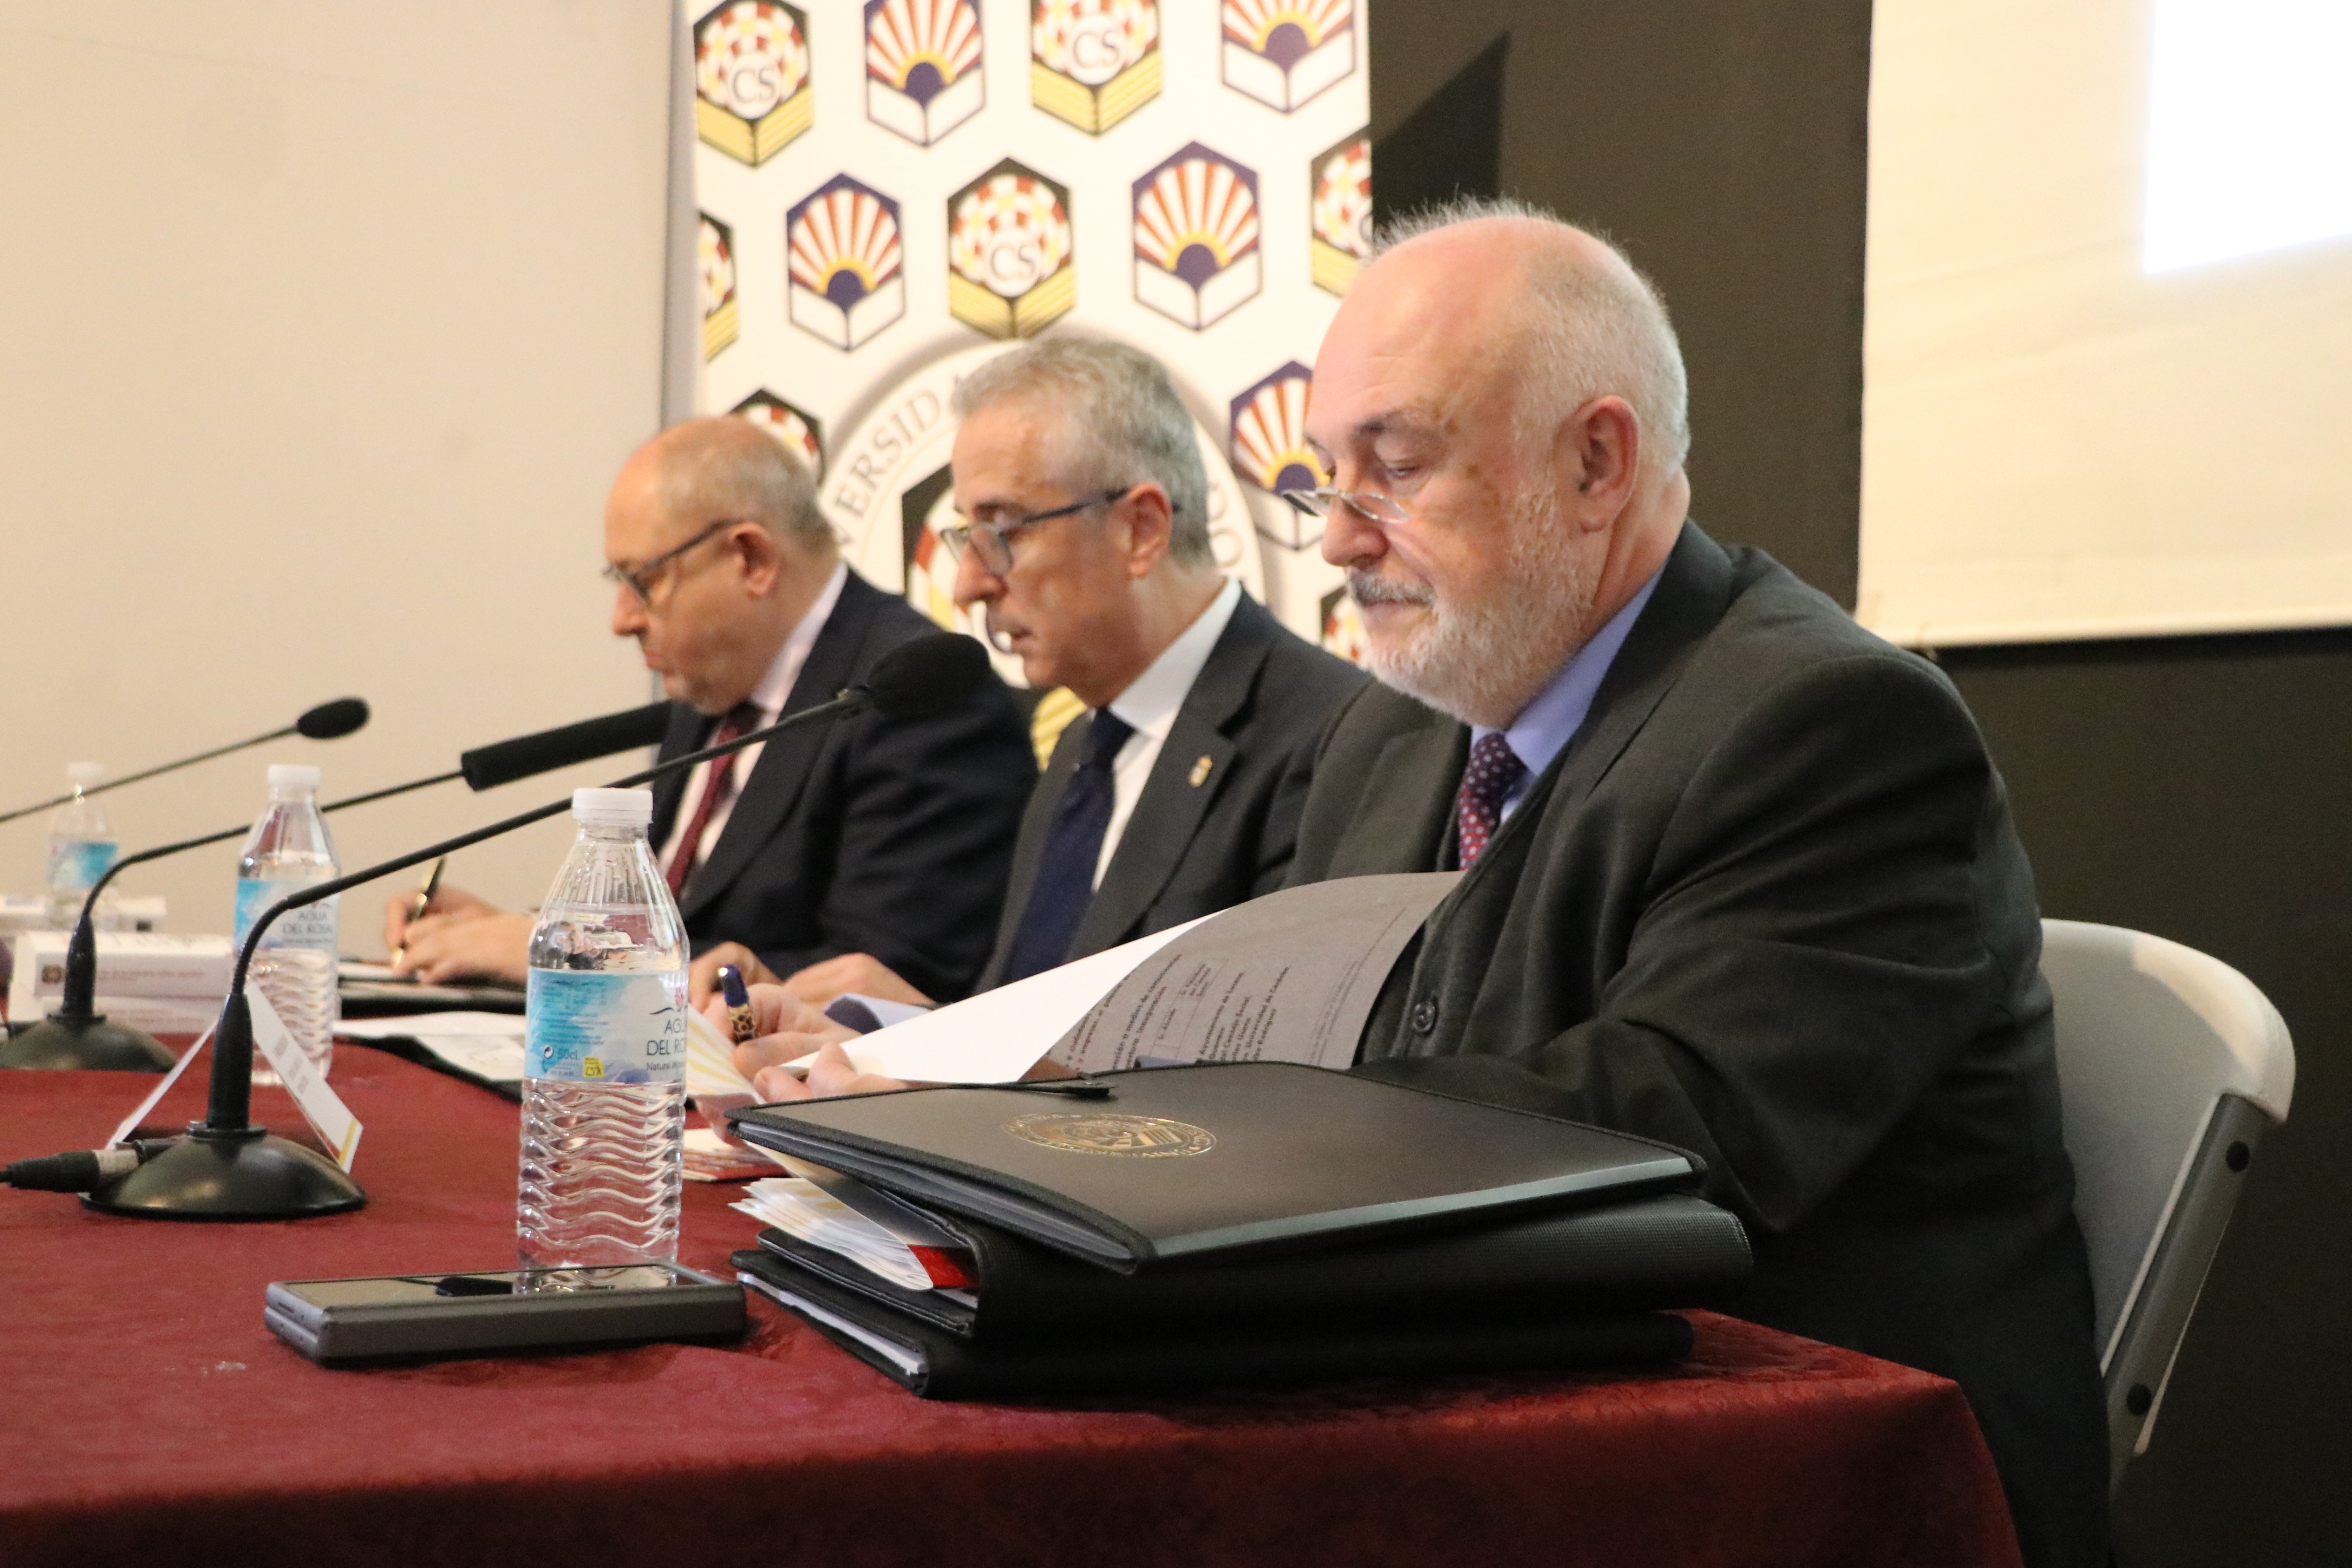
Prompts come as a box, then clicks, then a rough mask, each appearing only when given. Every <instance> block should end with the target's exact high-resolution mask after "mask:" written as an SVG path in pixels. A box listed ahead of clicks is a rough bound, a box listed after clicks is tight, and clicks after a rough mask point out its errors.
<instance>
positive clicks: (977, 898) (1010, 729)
mask: <svg viewBox="0 0 2352 1568" xmlns="http://www.w3.org/2000/svg"><path fill="white" fill-rule="evenodd" d="M938 630H939V627H937V626H933V625H932V624H931V623H930V622H929V621H928V620H926V619H925V618H924V617H923V616H921V615H920V614H919V613H918V612H917V611H916V610H915V609H914V608H913V607H912V606H910V605H908V604H907V603H906V601H904V600H903V599H900V598H898V597H897V596H896V595H890V594H885V593H883V592H882V591H881V590H880V589H878V588H877V587H875V586H874V585H873V584H870V583H868V582H866V580H865V579H864V578H863V577H860V576H858V575H857V574H856V573H855V572H853V573H851V574H849V579H848V581H847V582H845V583H844V584H842V589H841V598H840V599H839V601H838V602H837V603H835V605H834V607H833V614H832V615H831V616H828V617H827V618H826V620H825V623H824V629H823V630H822V631H820V632H819V633H818V634H817V638H816V642H815V644H814V646H813V647H811V648H810V649H809V656H808V660H807V662H806V663H805V664H803V665H802V667H801V672H800V676H799V678H798V679H795V680H794V681H793V692H792V696H791V697H790V698H789V699H787V700H786V701H785V703H784V711H785V712H786V713H796V712H798V711H800V710H802V709H803V708H812V707H814V706H815V705H816V704H818V703H820V702H824V701H828V700H831V699H832V698H833V697H834V695H835V693H837V692H838V691H839V690H840V689H842V688H843V687H845V686H849V685H853V684H855V683H856V682H857V681H860V680H863V679H866V676H867V674H868V673H869V672H871V671H872V669H873V668H874V664H875V661H876V660H877V659H879V658H881V657H882V656H883V655H884V654H886V653H887V652H889V651H890V650H891V649H892V648H894V647H898V645H899V644H901V643H905V642H908V641H911V640H912V639H914V638H916V637H928V636H929V635H930V634H931V633H933V632H936V631H938ZM714 724H715V721H713V720H710V719H708V718H705V717H704V716H703V715H701V714H699V713H697V712H696V711H695V710H693V709H691V708H688V707H687V706H686V705H685V704H683V703H677V704H674V705H673V711H672V714H671V717H670V726H669V733H668V735H667V736H666V737H665V738H664V739H663V741H662V747H661V754H662V756H663V758H664V759H667V758H670V757H674V756H678V755H681V754H683V753H685V752H689V751H692V750H694V749H695V748H696V747H698V746H699V745H701V744H703V742H704V740H705V738H706V737H707V736H708V735H709V733H710V731H711V730H712V728H713V727H714ZM691 776H692V770H690V769H689V770H688V771H687V772H686V773H678V774H673V775H671V776H670V777H668V778H666V779H663V780H661V781H659V782H658V783H656V784H655V785H654V823H653V841H654V842H655V843H656V844H659V843H660V842H661V841H662V838H663V837H664V836H666V835H667V833H668V832H669V829H670V824H671V822H672V821H673V820H675V819H676V817H677V813H678V810H679V802H680V797H681V796H682V795H684V793H685V788H686V784H685V781H686V780H687V779H688V778H689V777H691ZM1036 777H1037V763H1036V757H1035V753H1034V752H1032V751H1031V750H1030V747H1029V735H1028V731H1027V728H1026V726H1024V724H1023V723H1022V721H1021V714H1020V710H1019V709H1018V707H1017V706H1016V705H1015V704H1014V702H1013V694H1012V692H1010V691H1008V690H1006V689H1005V688H1004V686H1003V682H1001V681H999V680H997V679H994V678H993V677H991V678H990V679H989V680H988V681H987V682H986V684H985V685H984V686H983V687H982V689H980V690H979V691H978V692H976V693H974V694H973V696H972V697H971V700H967V701H965V702H962V703H960V704H958V705H957V706H955V707H953V708H951V709H950V710H948V711H946V712H944V713H940V714H935V715H932V716H931V717H929V718H923V719H905V720H888V719H885V718H883V717H882V716H881V715H880V714H878V713H866V714H861V715H859V716H858V717H856V718H854V719H845V720H836V721H833V722H831V723H824V722H820V723H816V724H812V725H809V726H807V727H805V728H803V729H799V730H793V731H788V732H786V733H784V734H782V735H779V736H777V737H776V738H775V739H774V740H772V741H770V742H767V744H766V745H765V746H764V747H763V748H762V749H761V752H760V762H759V765H758V766H757V767H755V768H753V769H752V770H751V777H750V778H748V779H746V780H745V781H744V783H743V789H742V793H741V794H740V795H738V796H737V797H736V801H735V807H734V810H733V811H732V812H731V813H730V815H729V816H728V818H727V826H726V829H725V831H723V832H721V833H720V834H719V842H718V843H716V844H714V845H712V846H711V848H710V858H709V859H708V860H705V861H704V862H703V863H702V865H701V866H699V867H698V868H696V870H695V872H694V875H693V876H692V878H690V879H688V882H687V885H686V897H685V898H684V899H683V900H680V906H679V913H680V914H682V915H683V916H684V917H685V920H686V931H687V935H688V937H690V938H691V939H693V942H694V945H695V946H696V948H697V949H698V950H699V949H701V948H705V947H709V946H712V945H714V944H716V943H718V942H741V943H742V944H743V945H744V946H746V947H748V948H750V949H751V951H752V952H756V953H758V954H759V955H760V960H761V963H765V964H766V965H767V966H768V967H769V968H771V969H772V970H774V971H775V972H776V973H779V974H790V973H792V972H793V971H794V970H796V969H799V968H802V967H803V966H804V965H807V964H811V963H816V962H817V961H818V960H819V959H824V958H831V957H834V956H835V955H837V954H840V953H845V952H870V953H872V954H874V955H875V956H876V957H877V958H879V959H880V960H882V962H883V963H887V964H888V965H889V966H890V967H891V968H892V969H895V970H897V971H898V973H900V974H902V975H904V976H906V978H907V979H908V981H909V982H911V983H912V984H916V985H919V986H920V987H921V988H922V989H923V991H924V992H925V993H926V994H929V995H932V996H937V997H939V998H940V1000H942V1001H953V1000H955V999H957V998H958V997H961V996H962V995H964V994H966V993H968V992H969V991H971V983H972V981H973V979H974V978H975V977H976V976H977V975H978V974H979V973H980V967H981V963H982V961H983V960H984V959H985V958H986V957H987V955H988V942H989V937H990V934H991V933H992V931H995V929H996V914H997V910H998V907H999V906H1000V905H1001V904H1002V902H1003V897H1004V879H1005V875H1006V873H1007V871H1008V870H1009V869H1010V868H1011V865H1012V861H1013V835H1014V833H1015V832H1016V831H1018V828H1019V824H1020V820H1021V803H1022V802H1023V801H1024V799H1026V798H1027V797H1028V794H1029V790H1030V787H1031V786H1032V785H1033V784H1034V783H1035V781H1036Z"/></svg>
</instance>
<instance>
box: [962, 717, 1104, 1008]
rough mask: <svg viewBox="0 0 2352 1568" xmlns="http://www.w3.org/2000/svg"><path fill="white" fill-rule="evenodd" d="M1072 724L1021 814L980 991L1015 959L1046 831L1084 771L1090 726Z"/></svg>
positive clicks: (1058, 739)
mask: <svg viewBox="0 0 2352 1568" xmlns="http://www.w3.org/2000/svg"><path fill="white" fill-rule="evenodd" d="M1092 722H1093V720H1091V719H1089V720H1087V722H1086V723H1080V722H1078V721H1076V720H1075V719H1074V720H1072V721H1070V722H1069V723H1067V724H1066V725H1064V726H1063V727H1062V732H1061V734H1060V735H1059V736H1058V737H1056V738H1055V742H1054V754H1053V755H1052V756H1050V757H1048V758H1046V759H1045V773H1042V774H1040V775H1039V777H1038V779H1037V784H1036V787H1035V788H1034V789H1032V790H1031V791H1030V792H1029V804H1028V805H1027V806H1025V807H1024V808H1023V810H1022V814H1021V837H1020V838H1019V839H1018V840H1017V841H1016V842H1015V844H1014V846H1013V875H1012V877H1011V879H1009V880H1008V881H1007V882H1006V883H1005V887H1004V913H1003V917H1002V918H1000V919H999V920H998V921H997V922H996V951H995V952H992V953H990V954H989V955H988V967H987V968H985V969H983V970H982V971H981V974H980V984H979V986H978V989H980V990H982V991H985V990H988V989H989V988H990V987H992V986H993V985H995V984H996V983H997V982H998V981H999V980H1001V979H1002V978H1003V974H1004V966H1005V964H1006V963H1010V962H1011V961H1012V958H1013V936H1014V935H1015V934H1016V933H1017V932H1018V931H1020V930H1021V916H1022V914H1023V913H1024V911H1025V910H1027V909H1028V908H1029V889H1031V888H1033V887H1034V886H1035V885H1036V882H1037V862H1038V861H1039V859H1040V858H1043V856H1044V854H1045V830H1046V829H1047V828H1049V827H1050V826H1053V822H1054V808H1055V806H1058V805H1061V804H1062V792H1063V791H1064V790H1065V789H1067V788H1068V787H1069V784H1070V775H1071V774H1072V773H1076V772H1077V771H1078V753H1079V748H1080V747H1081V746H1082V745H1083V744H1084V743H1085V741H1086V734H1087V725H1089V724H1091V723H1092Z"/></svg>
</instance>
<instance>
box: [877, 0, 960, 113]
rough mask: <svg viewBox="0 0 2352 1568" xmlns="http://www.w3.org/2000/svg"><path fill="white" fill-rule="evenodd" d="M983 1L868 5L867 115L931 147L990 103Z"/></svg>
mask: <svg viewBox="0 0 2352 1568" xmlns="http://www.w3.org/2000/svg"><path fill="white" fill-rule="evenodd" d="M980 57H981V44H980V0H866V119H868V120H871V121H874V123H875V124H877V125H881V126H886V127H887V128H888V129H890V130H892V131H895V132H898V134H899V135H901V136H904V137H905V138H906V139H907V140H908V141H909V142H913V143H914V144H915V145H916V146H918V147H928V146H929V145H930V144H931V143H932V142H936V141H938V140H939V139H940V137H942V136H944V135H946V134H947V133H948V132H950V131H952V130H954V129H955V128H956V127H957V126H959V125H961V124H962V123H963V122H964V121H967V120H970V119H971V117H972V116H973V115H975V114H978V113H979V112H980V111H981V109H982V107H983V106H984V105H985V104H986V103H987V102H988V84H987V82H986V81H985V79H983V73H982V70H981V67H980Z"/></svg>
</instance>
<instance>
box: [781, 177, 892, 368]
mask: <svg viewBox="0 0 2352 1568" xmlns="http://www.w3.org/2000/svg"><path fill="white" fill-rule="evenodd" d="M784 235H785V244H786V246H787V247H788V248H789V249H790V251H791V254H792V284H791V292H792V317H793V325H794V326H796V327H799V328H800V329H802V330H803V331H808V332H813V333H814V334H815V335H816V336H818V337H820V338H823V339H824V341H825V342H829V343H831V344H832V345H833V346H834V347H835V348H837V349H854V348H856V347H857V346H858V345H859V344H860V343H863V342H866V340H867V339H868V338H871V337H872V336H873V335H874V334H875V333H877V332H878V331H881V330H882V329H883V328H885V327H887V326H888V325H890V323H891V322H893V321H897V320H898V318H899V317H901V316H903V315H905V314H906V313H907V279H906V278H905V277H904V275H903V274H904V270H905V260H906V258H905V256H904V254H903V253H902V250H901V247H900V246H899V243H898V203H897V202H894V201H892V200H891V199H890V198H889V197H888V196H886V195H883V194H882V193H881V192H879V191H877V190H874V189H872V188H871V187H869V186H866V185H862V184H858V183H857V182H856V180H853V179H851V178H850V177H849V176H848V175H847V174H835V176H834V177H833V178H832V179H830V180H827V181H826V182H825V183H824V184H822V185H819V186H818V187H817V188H816V189H815V190H814V191H813V192H811V193H810V194H809V195H807V196H806V197H805V198H804V199H803V200H802V201H801V202H799V203H798V204H797V205H794V206H793V207H792V208H791V209H790V210H789V211H788V212H786V213H785V215H784Z"/></svg>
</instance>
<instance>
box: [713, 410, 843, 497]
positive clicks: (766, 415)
mask: <svg viewBox="0 0 2352 1568" xmlns="http://www.w3.org/2000/svg"><path fill="white" fill-rule="evenodd" d="M727 412H728V413H730V414H733V415H737V416H740V417H742V418H745V419H749V420H750V421H751V423H752V424H754V425H757V426H759V427H760V428H761V429H762V430H765V431H766V432H767V433H768V434H769V435H771V436H773V437H775V438H776V439H777V440H778V441H781V442H782V443H783V447H784V450H785V451H787V452H790V453H791V454H792V455H793V457H795V458H799V459H800V460H801V461H802V462H803V463H805V464H807V465H808V471H809V472H810V473H811V474H814V476H815V477H816V478H817V479H818V480H819V482H822V481H823V480H824V425H823V423H822V422H821V421H819V420H818V418H817V416H815V415H814V414H811V413H809V412H808V411H807V410H805V409H801V408H795V407H793V405H791V404H789V403H786V402H785V401H784V400H783V399H782V398H781V397H778V396H777V395H775V394H774V393H772V392H770V391H769V390H768V389H767V388H766V387H761V389H760V390H759V391H757V392H755V393H753V394H752V395H751V396H749V397H747V398H745V399H744V400H743V401H742V402H740V403H739V404H737V405H735V406H734V407H732V408H730V409H729V410H728V411H727Z"/></svg>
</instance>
